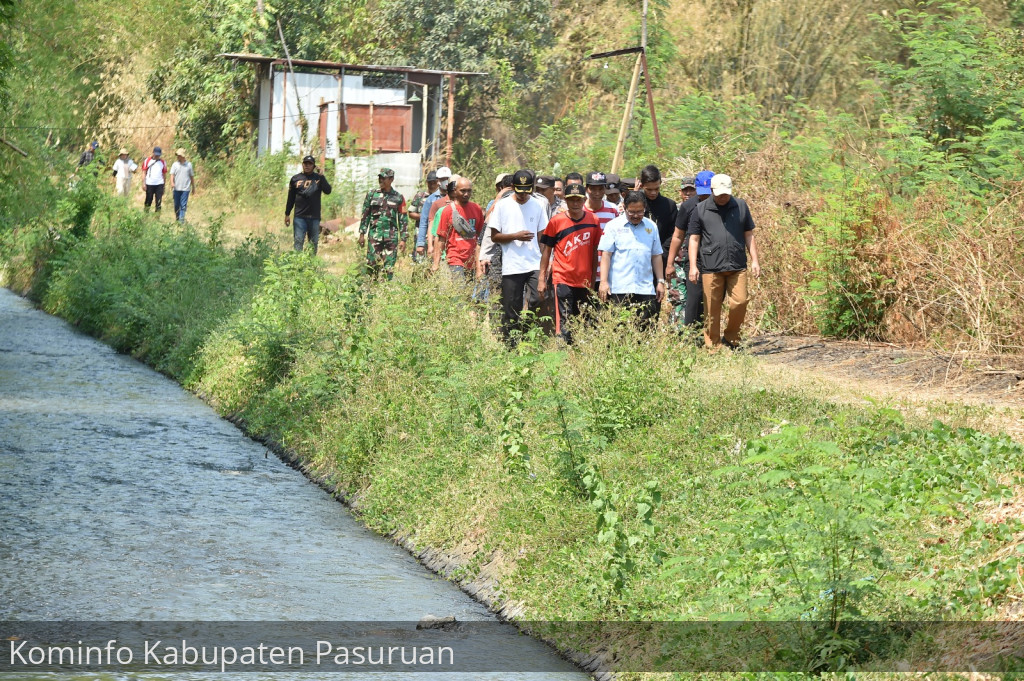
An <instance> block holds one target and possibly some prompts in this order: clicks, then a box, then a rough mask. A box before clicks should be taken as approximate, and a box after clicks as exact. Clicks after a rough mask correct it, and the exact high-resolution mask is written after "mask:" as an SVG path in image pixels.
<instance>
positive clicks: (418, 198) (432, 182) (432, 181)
mask: <svg viewBox="0 0 1024 681" xmlns="http://www.w3.org/2000/svg"><path fill="white" fill-rule="evenodd" d="M437 185H438V182H437V172H436V171H434V170H431V171H430V172H429V173H427V191H422V190H420V191H418V192H416V195H415V196H413V197H412V201H410V202H409V227H410V228H411V229H418V228H419V225H420V215H421V213H422V212H423V202H424V201H426V200H427V197H428V196H430V195H431V194H433V193H434V192H436V191H437ZM412 258H413V260H419V255H418V254H417V253H415V252H414V253H413V255H412Z"/></svg>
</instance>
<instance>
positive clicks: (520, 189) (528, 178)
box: [512, 169, 533, 194]
mask: <svg viewBox="0 0 1024 681" xmlns="http://www.w3.org/2000/svg"><path fill="white" fill-rule="evenodd" d="M512 188H513V189H514V190H515V191H516V192H517V193H519V194H525V193H526V192H532V191H533V171H532V170H526V169H523V170H517V171H516V172H515V173H513V175H512Z"/></svg>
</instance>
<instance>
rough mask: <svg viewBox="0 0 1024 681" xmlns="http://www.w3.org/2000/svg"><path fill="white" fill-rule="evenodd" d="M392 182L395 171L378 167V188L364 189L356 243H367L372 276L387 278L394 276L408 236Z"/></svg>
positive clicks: (402, 202)
mask: <svg viewBox="0 0 1024 681" xmlns="http://www.w3.org/2000/svg"><path fill="white" fill-rule="evenodd" d="M394 181H395V171H394V170H392V169H391V168H381V169H380V172H379V173H377V182H379V183H380V187H379V188H378V189H371V190H370V191H368V192H366V198H365V199H364V200H363V217H362V220H360V221H359V246H360V247H362V246H367V248H366V269H367V271H368V272H369V273H370V274H371V275H374V276H376V275H378V274H380V273H381V272H383V273H384V274H385V275H386V276H387V278H388V279H390V278H391V277H392V276H393V275H394V272H395V261H396V260H398V251H399V250H403V251H404V250H405V242H406V239H408V238H409V227H408V223H407V218H406V216H405V199H404V198H402V195H401V194H399V193H398V192H397V191H395V190H394V189H392V188H391V185H392V183H394ZM367 235H369V237H370V240H369V244H367V242H366V237H367Z"/></svg>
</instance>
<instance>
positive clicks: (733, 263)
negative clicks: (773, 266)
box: [686, 175, 761, 348]
mask: <svg viewBox="0 0 1024 681" xmlns="http://www.w3.org/2000/svg"><path fill="white" fill-rule="evenodd" d="M711 198H712V200H711V201H704V202H703V203H701V204H700V205H699V206H698V207H697V209H696V210H695V211H693V214H692V215H691V216H690V224H689V227H688V228H687V230H686V234H687V235H688V236H690V237H691V238H690V242H689V250H690V276H689V278H690V281H692V282H696V281H697V279H698V277H700V279H701V283H702V284H703V287H704V317H705V325H704V346H705V347H707V348H717V347H718V345H720V344H723V343H724V344H725V345H726V347H729V348H736V347H737V346H738V345H739V342H740V327H741V326H742V325H743V317H744V316H745V315H746V312H747V251H750V273H751V274H753V275H754V276H755V277H758V276H760V275H761V265H760V263H759V262H758V258H757V242H756V241H755V240H754V220H753V218H751V217H750V209H749V208H747V203H746V201H744V200H743V199H737V198H735V197H734V196H733V195H732V178H731V177H729V176H728V175H715V176H714V177H713V178H711ZM698 252H699V253H700V262H701V269H700V270H698V268H697V254H698ZM701 272H703V274H701ZM725 298H728V300H729V321H728V322H727V323H726V326H725V333H724V334H721V333H720V332H721V322H722V302H723V300H724V299H725Z"/></svg>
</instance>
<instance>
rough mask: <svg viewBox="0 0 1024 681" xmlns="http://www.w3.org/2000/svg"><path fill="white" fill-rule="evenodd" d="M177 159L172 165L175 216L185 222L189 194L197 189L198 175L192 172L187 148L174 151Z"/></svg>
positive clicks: (179, 220)
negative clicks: (186, 152)
mask: <svg viewBox="0 0 1024 681" xmlns="http://www.w3.org/2000/svg"><path fill="white" fill-rule="evenodd" d="M174 154H175V156H176V157H177V160H176V161H175V162H174V163H173V164H172V165H171V178H172V179H171V181H172V183H173V184H174V191H173V193H172V197H173V198H174V217H176V218H178V222H185V209H186V208H188V195H189V193H190V192H193V191H195V188H196V185H195V181H196V176H195V173H193V172H192V162H191V161H187V160H186V159H185V150H184V149H178V150H177V151H176V152H174Z"/></svg>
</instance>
